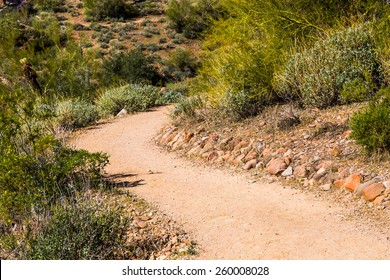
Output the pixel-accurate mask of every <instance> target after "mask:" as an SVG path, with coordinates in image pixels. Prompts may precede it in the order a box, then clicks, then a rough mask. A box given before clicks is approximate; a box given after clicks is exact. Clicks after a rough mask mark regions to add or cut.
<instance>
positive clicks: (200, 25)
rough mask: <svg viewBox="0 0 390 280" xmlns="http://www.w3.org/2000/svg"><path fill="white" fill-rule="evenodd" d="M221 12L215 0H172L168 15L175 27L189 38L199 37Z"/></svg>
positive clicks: (167, 11)
mask: <svg viewBox="0 0 390 280" xmlns="http://www.w3.org/2000/svg"><path fill="white" fill-rule="evenodd" d="M220 12H221V6H220V5H219V1H215V0H195V1H193V0H170V1H169V4H168V7H167V10H166V15H167V16H168V18H169V19H170V21H171V23H172V24H173V27H174V29H175V30H176V31H177V32H179V33H183V34H184V36H185V37H187V38H198V37H199V36H200V35H201V33H202V32H203V31H204V30H205V29H206V28H207V27H208V26H209V25H210V22H211V20H212V19H217V18H218V17H219V15H220Z"/></svg>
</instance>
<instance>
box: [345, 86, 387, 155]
mask: <svg viewBox="0 0 390 280" xmlns="http://www.w3.org/2000/svg"><path fill="white" fill-rule="evenodd" d="M350 127H351V129H352V133H351V137H352V138H353V139H355V140H356V142H357V143H358V144H360V145H362V146H363V147H364V149H365V150H366V152H368V153H373V152H376V151H380V152H383V151H390V87H388V88H385V89H382V90H380V91H379V92H378V97H377V99H376V100H374V101H371V102H370V103H369V105H368V106H367V107H366V108H365V109H363V110H362V111H361V112H358V113H356V114H355V115H353V116H352V118H351V121H350Z"/></svg>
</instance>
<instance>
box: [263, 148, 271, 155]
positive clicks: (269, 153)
mask: <svg viewBox="0 0 390 280" xmlns="http://www.w3.org/2000/svg"><path fill="white" fill-rule="evenodd" d="M271 154H272V151H271V150H270V149H269V148H265V149H264V150H263V153H262V156H263V157H269V156H270V155H271Z"/></svg>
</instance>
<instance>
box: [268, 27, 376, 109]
mask: <svg viewBox="0 0 390 280" xmlns="http://www.w3.org/2000/svg"><path fill="white" fill-rule="evenodd" d="M381 82H382V68H381V65H380V64H379V62H378V59H377V55H376V53H375V47H374V42H373V37H372V31H371V29H370V27H369V25H366V24H364V25H363V24H361V25H358V26H355V27H349V28H346V29H344V30H342V31H340V32H337V33H335V34H332V35H330V36H329V37H328V38H326V39H324V40H320V41H318V42H316V43H315V45H314V46H313V47H312V48H309V49H307V50H305V51H303V52H301V53H297V54H294V55H293V56H292V57H291V58H290V59H289V60H288V62H287V63H286V64H285V66H284V68H283V70H282V71H280V72H279V73H277V74H276V75H275V79H274V85H275V89H276V90H277V92H278V93H279V94H280V95H281V96H282V97H284V98H287V99H299V100H300V101H302V103H303V104H305V105H307V106H317V107H328V106H331V105H334V104H338V103H340V102H341V101H344V102H351V101H362V100H365V99H367V98H368V97H369V96H370V94H372V93H373V91H374V90H375V88H376V87H377V86H379V85H380V84H381Z"/></svg>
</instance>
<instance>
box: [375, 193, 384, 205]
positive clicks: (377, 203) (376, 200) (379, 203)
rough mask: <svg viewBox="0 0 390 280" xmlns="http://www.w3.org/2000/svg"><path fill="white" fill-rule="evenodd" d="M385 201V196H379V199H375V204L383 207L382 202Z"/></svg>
mask: <svg viewBox="0 0 390 280" xmlns="http://www.w3.org/2000/svg"><path fill="white" fill-rule="evenodd" d="M384 199H385V196H384V195H380V196H378V197H377V198H375V199H374V202H373V203H374V205H375V206H378V205H381V204H382V202H383V201H384Z"/></svg>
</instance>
